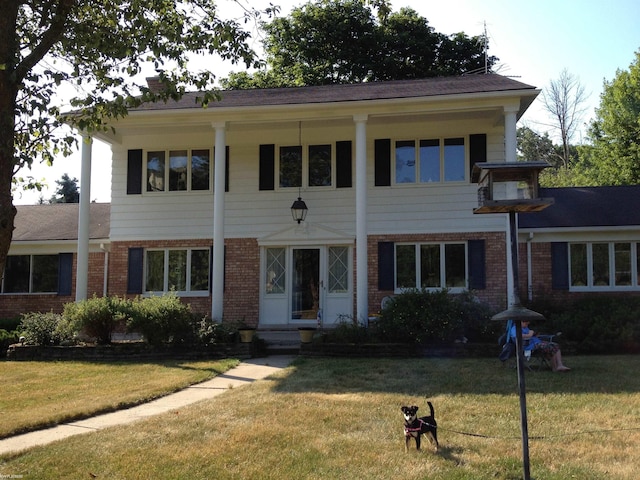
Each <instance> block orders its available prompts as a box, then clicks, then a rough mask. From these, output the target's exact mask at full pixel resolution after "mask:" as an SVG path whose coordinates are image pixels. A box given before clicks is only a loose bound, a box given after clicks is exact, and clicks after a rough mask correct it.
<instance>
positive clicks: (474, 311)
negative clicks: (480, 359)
mask: <svg viewBox="0 0 640 480" xmlns="http://www.w3.org/2000/svg"><path fill="white" fill-rule="evenodd" d="M490 318H491V309H490V308H489V307H488V306H487V305H485V304H483V303H481V302H479V301H477V300H476V299H475V298H474V297H473V296H472V295H471V294H470V293H465V294H462V295H451V294H449V292H448V291H447V290H438V291H428V290H410V291H407V292H405V293H402V294H400V295H397V296H395V297H394V298H393V301H392V302H391V303H390V304H389V305H387V307H386V308H384V309H383V310H382V312H381V316H380V318H379V320H378V322H377V323H378V326H377V329H378V332H379V335H380V336H381V337H382V339H383V340H384V341H390V342H401V343H433V342H435V343H439V342H451V341H454V340H456V339H462V338H463V337H469V338H471V339H472V340H475V341H479V340H486V339H488V338H490V339H491V341H495V339H496V338H497V336H498V335H499V333H498V332H499V330H500V328H499V327H500V326H494V325H493V324H492V322H490V321H489V320H490Z"/></svg>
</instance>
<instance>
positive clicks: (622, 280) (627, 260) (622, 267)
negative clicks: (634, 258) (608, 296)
mask: <svg viewBox="0 0 640 480" xmlns="http://www.w3.org/2000/svg"><path fill="white" fill-rule="evenodd" d="M614 251H615V260H616V278H615V280H616V285H631V244H630V243H616V244H614Z"/></svg>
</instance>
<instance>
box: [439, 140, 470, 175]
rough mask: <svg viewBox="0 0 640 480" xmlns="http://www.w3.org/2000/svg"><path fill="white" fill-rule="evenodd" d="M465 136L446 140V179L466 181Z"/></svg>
mask: <svg viewBox="0 0 640 480" xmlns="http://www.w3.org/2000/svg"><path fill="white" fill-rule="evenodd" d="M464 171H465V169H464V138H447V139H445V141H444V181H445V182H462V181H464Z"/></svg>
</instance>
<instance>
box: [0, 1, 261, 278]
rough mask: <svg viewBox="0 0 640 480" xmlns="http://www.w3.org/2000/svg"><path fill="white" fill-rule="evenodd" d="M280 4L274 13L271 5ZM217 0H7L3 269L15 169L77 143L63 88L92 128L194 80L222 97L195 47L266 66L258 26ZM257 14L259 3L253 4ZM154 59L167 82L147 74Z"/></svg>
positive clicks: (0, 139) (0, 225)
mask: <svg viewBox="0 0 640 480" xmlns="http://www.w3.org/2000/svg"><path fill="white" fill-rule="evenodd" d="M272 12H273V8H271V9H269V11H268V12H267V13H272ZM217 13H218V12H217V10H216V5H215V4H214V3H213V2H211V1H210V0H181V1H177V0H3V2H2V14H1V15H0V271H2V270H3V269H4V264H5V260H6V255H7V252H8V250H9V246H10V243H11V237H12V232H13V228H14V227H13V222H14V217H15V214H16V209H15V207H14V206H13V199H12V184H13V183H14V182H15V181H16V180H17V179H16V178H15V175H16V173H17V172H18V170H20V169H21V168H22V167H24V166H30V165H31V164H32V163H33V162H34V161H43V162H49V163H50V162H52V161H53V160H54V158H55V157H57V156H59V155H68V154H70V153H71V150H72V147H73V146H74V142H75V140H74V137H73V135H72V134H71V133H63V132H60V129H59V127H60V126H61V125H62V119H61V116H60V105H59V104H58V103H57V102H56V98H57V97H56V94H58V93H59V92H60V91H61V89H62V88H63V87H66V90H65V92H67V93H68V94H69V95H70V96H71V97H72V98H71V100H70V103H69V105H70V106H71V107H72V108H73V109H74V110H75V115H74V116H73V118H67V119H66V120H67V121H69V122H72V123H74V124H75V126H76V127H77V128H79V129H81V130H83V131H85V132H87V133H88V134H91V133H92V132H95V131H98V130H100V129H104V128H106V127H105V126H106V124H107V123H108V121H109V119H110V118H117V117H121V116H123V115H126V114H127V111H128V110H129V109H130V108H132V107H135V106H137V105H139V104H140V103H141V102H145V101H160V100H163V99H167V98H179V97H180V96H181V95H182V94H183V93H184V92H185V91H186V89H187V88H189V87H192V88H197V89H199V90H202V91H204V92H206V93H204V94H203V96H202V98H201V99H200V101H201V102H202V103H203V104H206V103H207V102H208V101H210V100H211V99H212V98H213V97H214V92H213V90H212V89H211V87H212V85H213V79H214V77H213V75H212V74H211V73H210V72H207V71H196V70H191V69H189V60H190V58H191V57H192V55H194V54H206V55H218V56H219V57H221V58H223V59H228V60H231V61H234V62H240V61H241V62H243V63H244V64H245V65H246V66H247V67H249V66H252V67H256V66H257V61H256V56H255V54H254V52H253V51H252V50H251V49H250V48H249V46H248V44H247V39H248V38H249V36H250V33H249V32H248V31H246V30H244V28H243V27H242V26H241V25H240V24H239V23H238V22H236V21H233V20H222V19H220V18H218V15H217ZM247 15H257V12H247ZM149 64H150V65H152V66H153V68H154V69H155V72H154V74H155V75H159V77H160V80H161V82H162V83H163V86H164V89H162V90H161V91H151V90H150V89H149V88H147V86H146V84H145V83H144V78H141V77H142V76H143V75H141V74H142V73H143V71H144V67H145V65H149Z"/></svg>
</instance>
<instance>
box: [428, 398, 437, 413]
mask: <svg viewBox="0 0 640 480" xmlns="http://www.w3.org/2000/svg"><path fill="white" fill-rule="evenodd" d="M427 405H429V410H430V411H431V416H432V417H433V416H434V413H435V412H434V411H433V405H432V404H431V402H430V401H429V400H427Z"/></svg>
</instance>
